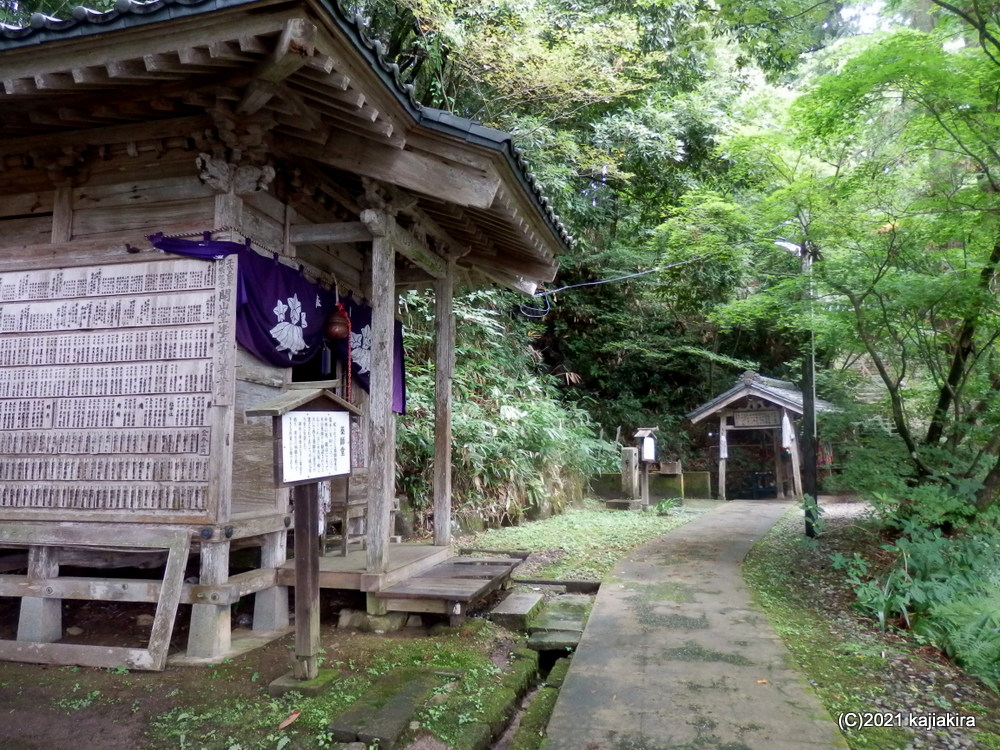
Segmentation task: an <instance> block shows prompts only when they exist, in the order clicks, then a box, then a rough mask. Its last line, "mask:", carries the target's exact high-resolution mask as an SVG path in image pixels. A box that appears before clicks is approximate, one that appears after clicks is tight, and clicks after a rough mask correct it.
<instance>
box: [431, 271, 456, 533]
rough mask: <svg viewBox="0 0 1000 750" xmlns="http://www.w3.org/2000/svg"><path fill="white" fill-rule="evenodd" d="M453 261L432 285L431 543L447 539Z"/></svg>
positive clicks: (452, 345)
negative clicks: (432, 497) (432, 433)
mask: <svg viewBox="0 0 1000 750" xmlns="http://www.w3.org/2000/svg"><path fill="white" fill-rule="evenodd" d="M454 295H455V261H454V260H449V261H448V270H447V272H446V273H445V275H444V276H443V277H442V278H440V279H438V280H437V281H436V282H435V284H434V298H435V304H434V347H435V349H434V544H436V545H441V546H445V545H447V544H449V543H450V542H451V412H452V379H453V377H454V373H455V317H454V312H453V309H452V308H453V298H454Z"/></svg>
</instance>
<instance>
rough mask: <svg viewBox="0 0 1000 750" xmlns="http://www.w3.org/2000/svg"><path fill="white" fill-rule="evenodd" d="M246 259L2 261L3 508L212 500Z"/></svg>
mask: <svg viewBox="0 0 1000 750" xmlns="http://www.w3.org/2000/svg"><path fill="white" fill-rule="evenodd" d="M235 271H236V268H235V262H234V261H230V260H221V261H202V260H193V259H186V258H185V259H172V260H156V261H149V262H141V263H124V264H109V265H102V266H88V267H81V268H63V269H43V270H35V271H22V272H15V273H3V274H0V452H2V454H3V455H4V456H5V459H6V460H5V461H3V462H2V463H0V517H4V518H34V517H39V518H44V517H46V516H47V514H52V513H57V514H59V515H60V517H67V518H72V517H81V516H84V515H85V516H86V517H88V518H90V517H94V518H97V519H100V520H105V519H107V520H126V521H127V520H138V519H137V516H136V515H135V514H137V513H138V514H141V515H142V516H144V517H145V518H147V519H148V518H150V517H153V518H156V519H162V520H163V521H164V522H169V521H171V520H175V519H178V518H188V519H190V518H191V517H192V516H199V517H204V516H205V514H206V513H208V511H209V509H210V508H209V506H210V494H211V489H210V488H211V481H212V471H211V468H210V467H211V460H212V452H213V447H212V446H213V439H214V438H215V437H216V435H215V434H214V430H215V429H216V428H215V425H214V424H213V419H214V418H215V417H214V415H213V409H212V407H213V406H219V405H226V404H231V403H232V399H233V394H232V385H231V379H230V378H228V377H227V371H228V370H229V369H231V367H232V362H231V357H232V349H233V346H231V345H227V342H229V341H230V340H231V339H233V337H234V321H233V310H234V299H235V297H234V291H235Z"/></svg>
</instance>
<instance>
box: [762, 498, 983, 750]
mask: <svg viewBox="0 0 1000 750" xmlns="http://www.w3.org/2000/svg"><path fill="white" fill-rule="evenodd" d="M822 505H823V510H824V512H823V515H822V522H821V523H822V525H821V533H820V536H819V537H818V542H819V543H818V544H817V545H815V546H806V545H802V544H800V543H799V539H801V534H802V520H801V515H798V514H797V515H795V516H794V517H790V516H789V517H786V518H785V519H783V520H782V521H781V522H779V524H778V525H777V526H776V527H775V533H777V534H778V535H779V536H780V539H779V540H778V543H779V546H780V548H781V549H782V550H783V551H786V552H787V553H788V554H792V555H795V556H796V559H795V561H794V565H795V567H796V569H797V570H799V571H801V572H802V573H803V575H800V576H798V577H796V578H795V579H794V580H795V581H796V582H797V588H798V590H799V592H800V593H801V594H802V596H803V599H804V600H805V601H806V602H807V603H808V605H809V606H810V607H811V608H812V609H814V610H816V611H817V612H819V613H820V614H821V616H822V617H823V618H824V619H825V620H826V621H827V622H828V623H829V629H830V633H831V635H832V636H833V637H834V638H835V639H837V640H840V641H842V642H844V643H852V644H859V646H860V647H863V648H865V649H866V650H868V651H869V653H872V652H874V653H877V654H884V657H885V658H884V661H881V665H882V666H881V667H880V669H879V671H877V672H872V673H871V674H870V677H871V680H872V682H873V683H874V684H875V685H877V686H878V687H880V689H879V690H877V691H876V693H877V694H876V695H875V697H873V699H872V705H871V709H870V710H871V711H873V712H883V711H884V712H892V713H897V712H899V713H902V714H904V715H906V714H914V715H920V716H927V715H931V714H938V715H940V714H945V713H954V712H961V713H968V711H967V710H963V707H968V706H977V707H982V709H983V710H978V709H975V714H976V715H977V722H976V723H977V728H976V729H968V728H937V729H921V728H918V729H915V730H913V731H914V735H913V737H912V739H911V740H910V741H909V744H906V745H903V746H902V747H901V748H899V749H898V750H965V749H966V748H990V750H994V749H995V748H1000V744H997V741H996V740H993V741H991V742H989V744H983V743H982V742H977V740H976V738H975V735H976V733H979V732H983V731H984V730H985V731H989V732H996V733H997V734H998V735H1000V726H998V725H997V724H996V722H997V721H998V720H1000V695H998V694H997V693H996V692H993V691H992V690H990V689H989V688H988V687H986V686H985V685H984V684H983V683H982V682H981V681H979V680H978V679H976V678H974V677H972V676H970V675H967V674H966V673H964V672H963V671H962V670H961V669H960V668H959V667H957V666H956V665H955V664H954V663H952V662H951V661H949V660H948V659H947V658H946V657H945V656H944V655H943V654H941V653H940V652H938V651H937V650H935V649H933V648H931V647H929V646H926V645H920V644H919V643H917V642H915V641H914V640H913V639H912V638H911V637H910V636H909V634H907V633H905V632H899V631H890V632H887V633H882V632H881V631H880V630H879V626H878V623H877V622H875V621H874V620H872V619H868V618H865V617H862V616H861V614H860V613H859V612H858V611H857V610H855V609H854V608H853V607H852V602H853V594H852V593H851V592H850V591H849V590H848V589H847V587H846V585H845V583H844V582H843V578H842V576H843V573H842V572H840V571H834V570H832V568H831V566H830V555H831V554H833V553H834V552H840V553H842V554H844V555H846V556H851V555H852V554H853V553H854V552H855V551H860V552H863V553H867V554H868V555H871V554H872V551H873V550H876V549H877V548H878V545H879V544H881V543H882V542H883V541H884V540H881V539H879V538H877V537H876V536H875V535H874V533H873V532H872V531H871V528H870V526H869V524H868V523H866V517H867V516H868V514H869V512H870V510H869V507H868V506H867V504H865V503H862V502H854V501H844V500H839V499H836V498H827V499H824V502H823V503H822ZM813 684H816V683H815V682H814V683H813ZM848 739H849V740H850V736H848ZM880 750H897V749H896V748H892V749H890V748H884V749H880Z"/></svg>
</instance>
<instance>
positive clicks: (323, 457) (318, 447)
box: [281, 411, 351, 484]
mask: <svg viewBox="0 0 1000 750" xmlns="http://www.w3.org/2000/svg"><path fill="white" fill-rule="evenodd" d="M350 419H351V416H350V414H348V413H347V412H346V411H292V412H288V413H287V414H283V415H282V416H281V465H282V473H281V474H282V475H281V479H282V481H283V482H284V483H286V484H289V483H291V482H303V481H307V480H310V479H324V478H326V477H333V476H338V475H341V474H349V473H350V472H351V440H350V434H351V424H350Z"/></svg>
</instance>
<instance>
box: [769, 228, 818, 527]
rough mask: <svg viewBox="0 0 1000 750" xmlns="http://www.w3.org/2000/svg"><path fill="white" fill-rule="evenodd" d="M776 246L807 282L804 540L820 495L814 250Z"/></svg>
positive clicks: (802, 441) (785, 243)
mask: <svg viewBox="0 0 1000 750" xmlns="http://www.w3.org/2000/svg"><path fill="white" fill-rule="evenodd" d="M774 244H775V245H778V246H779V247H781V248H784V249H785V250H787V251H789V252H790V253H795V254H796V255H798V256H799V258H800V259H801V262H802V266H801V269H802V275H803V276H804V277H805V280H806V291H805V295H804V297H805V301H806V306H807V310H808V315H809V341H808V343H807V346H806V351H805V354H804V355H803V357H802V436H801V439H800V440H799V445H801V446H802V467H801V472H802V502H803V507H804V509H805V517H806V536H808V537H810V538H811V537H814V536H816V522H817V521H818V520H819V503H818V501H817V498H818V494H819V491H818V489H817V476H816V475H817V468H816V467H817V464H818V463H819V461H818V455H817V454H818V449H819V445H818V442H819V441H818V440H817V433H816V332H815V330H814V329H813V317H812V316H813V294H812V263H813V260H815V256H816V250H815V248H814V246H813V244H812V243H811V242H809V240H804V241H803V242H802V244H801V245H797V244H795V243H794V242H788V241H787V240H776V241H775V243H774Z"/></svg>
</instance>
